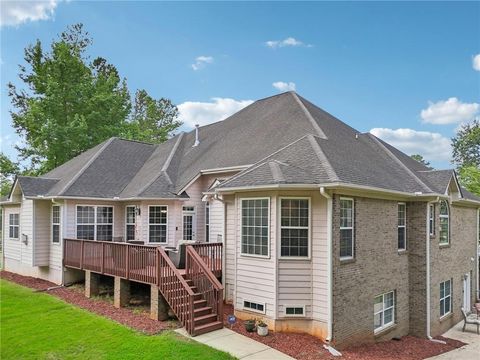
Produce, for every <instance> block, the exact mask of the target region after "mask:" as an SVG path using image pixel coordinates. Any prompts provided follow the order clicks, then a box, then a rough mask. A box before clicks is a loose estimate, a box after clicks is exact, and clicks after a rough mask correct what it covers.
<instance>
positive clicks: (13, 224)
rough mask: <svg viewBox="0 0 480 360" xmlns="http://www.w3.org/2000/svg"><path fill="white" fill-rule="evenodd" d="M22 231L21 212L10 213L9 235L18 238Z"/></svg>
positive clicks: (11, 237)
mask: <svg viewBox="0 0 480 360" xmlns="http://www.w3.org/2000/svg"><path fill="white" fill-rule="evenodd" d="M19 233H20V216H19V214H9V215H8V237H9V238H10V239H18V238H19Z"/></svg>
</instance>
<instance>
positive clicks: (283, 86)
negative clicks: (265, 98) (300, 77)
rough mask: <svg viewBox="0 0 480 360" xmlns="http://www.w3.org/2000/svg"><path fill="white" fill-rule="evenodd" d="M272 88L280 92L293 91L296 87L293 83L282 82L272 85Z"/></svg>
mask: <svg viewBox="0 0 480 360" xmlns="http://www.w3.org/2000/svg"><path fill="white" fill-rule="evenodd" d="M272 86H273V87H274V88H275V89H277V90H280V91H295V89H296V88H297V86H296V85H295V83H294V82H288V83H287V82H283V81H277V82H274V83H273V84H272Z"/></svg>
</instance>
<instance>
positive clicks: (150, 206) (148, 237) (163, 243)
mask: <svg viewBox="0 0 480 360" xmlns="http://www.w3.org/2000/svg"><path fill="white" fill-rule="evenodd" d="M158 206H163V207H165V208H167V222H166V223H165V225H166V230H165V231H166V232H165V242H155V241H150V225H163V224H150V208H152V207H158ZM168 214H169V212H168V205H163V204H158V205H148V214H147V217H148V218H147V223H148V229H147V244H152V245H167V244H168ZM182 222H183V218H182ZM182 233H183V232H182Z"/></svg>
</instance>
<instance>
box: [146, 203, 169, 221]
mask: <svg viewBox="0 0 480 360" xmlns="http://www.w3.org/2000/svg"><path fill="white" fill-rule="evenodd" d="M149 222H150V224H166V223H167V207H166V206H151V207H150V208H149Z"/></svg>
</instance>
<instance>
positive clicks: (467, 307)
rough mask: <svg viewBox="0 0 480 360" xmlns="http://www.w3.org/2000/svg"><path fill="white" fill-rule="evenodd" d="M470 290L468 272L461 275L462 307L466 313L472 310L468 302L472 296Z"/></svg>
mask: <svg viewBox="0 0 480 360" xmlns="http://www.w3.org/2000/svg"><path fill="white" fill-rule="evenodd" d="M470 292H471V289H470V274H465V276H464V277H463V308H464V309H465V311H466V312H467V313H468V312H469V311H471V310H472V309H471V304H470V299H471V298H472V296H471V293H470Z"/></svg>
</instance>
